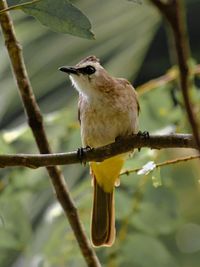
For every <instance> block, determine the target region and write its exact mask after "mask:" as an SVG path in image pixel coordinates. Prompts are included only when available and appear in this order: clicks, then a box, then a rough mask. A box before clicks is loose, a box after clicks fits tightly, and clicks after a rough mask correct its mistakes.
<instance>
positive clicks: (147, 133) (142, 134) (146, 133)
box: [137, 131, 150, 152]
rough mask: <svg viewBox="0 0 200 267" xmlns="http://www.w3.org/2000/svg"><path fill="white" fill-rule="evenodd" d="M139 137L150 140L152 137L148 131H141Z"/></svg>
mask: <svg viewBox="0 0 200 267" xmlns="http://www.w3.org/2000/svg"><path fill="white" fill-rule="evenodd" d="M137 136H140V137H142V138H145V139H149V137H150V135H149V132H148V131H144V132H142V131H139V132H138V133H137ZM140 150H141V148H140V147H139V148H138V152H140Z"/></svg>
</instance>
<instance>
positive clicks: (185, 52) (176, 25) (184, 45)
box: [150, 0, 200, 151]
mask: <svg viewBox="0 0 200 267" xmlns="http://www.w3.org/2000/svg"><path fill="white" fill-rule="evenodd" d="M150 1H151V2H152V3H153V4H154V5H155V6H156V7H157V8H158V9H159V10H160V12H161V13H162V14H163V15H164V17H165V18H166V19H167V21H168V23H169V25H170V26H171V29H172V32H173V36H174V41H175V46H176V54H177V60H178V66H179V72H180V87H181V90H182V95H183V99H184V103H185V109H186V112H187V116H188V120H189V122H190V125H191V128H192V132H193V135H194V138H195V142H196V144H197V148H198V150H199V151H200V135H199V129H198V123H197V121H196V119H195V116H194V112H193V109H192V104H191V102H190V97H189V88H190V81H189V66H188V60H189V54H190V49H189V42H188V38H187V30H186V22H185V18H184V4H183V1H182V0H169V1H167V2H165V3H164V2H162V1H160V0H150Z"/></svg>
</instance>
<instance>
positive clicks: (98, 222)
mask: <svg viewBox="0 0 200 267" xmlns="http://www.w3.org/2000/svg"><path fill="white" fill-rule="evenodd" d="M119 64H120V63H119ZM59 70H60V71H62V72H65V73H67V74H68V75H69V78H70V80H71V82H72V85H73V86H74V87H75V89H76V90H77V91H78V93H79V100H78V119H79V122H80V127H81V139H82V145H83V147H90V148H98V147H101V146H105V145H107V144H109V143H112V142H114V141H115V140H116V139H117V138H121V137H122V138H123V137H126V136H128V135H130V134H136V133H137V132H138V115H139V111H140V107H139V102H138V97H137V93H136V90H135V89H134V87H133V86H132V85H131V83H130V82H129V81H128V80H126V79H124V78H115V77H113V76H111V75H110V74H109V73H108V72H107V71H106V69H105V68H104V67H103V66H102V65H101V63H100V60H99V59H98V58H97V57H96V56H93V55H92V56H87V57H86V58H84V59H82V60H81V61H80V62H79V63H78V64H76V65H75V66H62V67H60V68H59ZM126 158H127V153H125V154H119V155H117V156H113V157H111V158H109V159H106V160H104V161H102V162H89V166H90V174H91V176H92V180H93V183H92V184H93V188H94V189H93V206H92V215H91V242H92V245H93V246H94V247H100V246H107V247H110V246H112V245H113V243H114V241H115V235H116V230H115V199H114V192H115V185H116V184H117V183H118V181H119V174H120V172H121V169H122V167H123V164H124V162H125V160H126Z"/></svg>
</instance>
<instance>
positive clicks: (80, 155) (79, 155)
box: [77, 146, 93, 165]
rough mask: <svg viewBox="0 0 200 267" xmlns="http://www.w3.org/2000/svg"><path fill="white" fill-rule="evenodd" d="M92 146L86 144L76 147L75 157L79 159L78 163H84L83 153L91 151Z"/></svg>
mask: <svg viewBox="0 0 200 267" xmlns="http://www.w3.org/2000/svg"><path fill="white" fill-rule="evenodd" d="M92 149H93V148H91V147H90V146H86V147H80V148H78V149H77V158H78V159H79V161H80V163H81V164H82V163H83V164H84V165H85V164H86V162H84V153H85V152H88V151H91V150H92Z"/></svg>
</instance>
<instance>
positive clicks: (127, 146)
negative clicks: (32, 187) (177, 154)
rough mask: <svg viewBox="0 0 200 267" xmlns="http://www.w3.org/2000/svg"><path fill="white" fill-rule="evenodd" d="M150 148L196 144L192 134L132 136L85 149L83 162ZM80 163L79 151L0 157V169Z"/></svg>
mask: <svg viewBox="0 0 200 267" xmlns="http://www.w3.org/2000/svg"><path fill="white" fill-rule="evenodd" d="M142 147H149V148H152V149H162V148H175V147H176V148H195V143H194V140H193V138H192V135H191V134H171V135H150V136H149V138H144V137H142V136H139V135H130V136H128V137H126V138H123V139H122V138H121V139H120V140H117V141H116V142H114V143H112V144H109V145H107V146H103V147H99V148H96V149H87V148H85V149H83V151H82V152H83V153H82V157H81V161H82V162H89V161H98V162H100V161H103V160H105V159H107V158H110V157H112V156H116V155H118V154H122V153H126V152H129V151H131V150H133V149H134V148H142ZM76 163H80V159H79V158H78V156H77V151H73V152H68V153H57V154H48V155H46V154H45V155H44V154H43V155H30V154H18V155H0V167H1V168H3V167H8V166H10V167H11V166H12V167H13V166H24V167H29V168H38V167H44V166H54V165H67V164H76Z"/></svg>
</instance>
